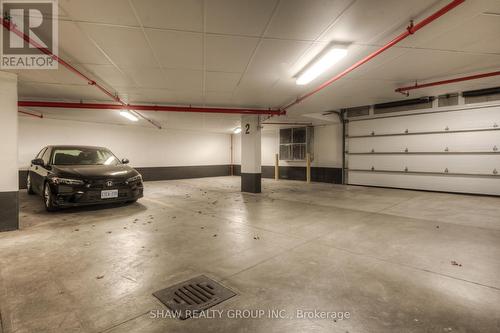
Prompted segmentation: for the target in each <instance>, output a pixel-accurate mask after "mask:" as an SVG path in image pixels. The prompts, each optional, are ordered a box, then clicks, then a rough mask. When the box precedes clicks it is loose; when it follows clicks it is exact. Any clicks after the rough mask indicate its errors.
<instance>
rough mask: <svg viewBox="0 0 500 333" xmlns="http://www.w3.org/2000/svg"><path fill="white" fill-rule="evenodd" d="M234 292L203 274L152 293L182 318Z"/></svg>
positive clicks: (230, 295) (220, 300)
mask: <svg viewBox="0 0 500 333" xmlns="http://www.w3.org/2000/svg"><path fill="white" fill-rule="evenodd" d="M235 295H236V293H235V292H233V291H232V290H230V289H228V288H226V287H224V286H222V285H220V284H219V283H217V282H215V281H214V280H212V279H209V278H207V277H206V276H204V275H200V276H197V277H195V278H192V279H190V280H187V281H184V282H181V283H178V284H176V285H173V286H171V287H168V288H165V289H162V290H159V291H157V292H154V293H153V296H155V297H156V298H158V299H159V300H160V302H162V303H163V304H165V305H166V306H167V307H168V308H169V309H170V310H172V311H173V312H175V313H176V314H178V316H179V318H180V319H182V320H184V319H187V318H189V317H190V314H192V313H196V312H197V311H203V310H206V309H208V308H210V307H212V306H214V305H216V304H219V303H221V302H223V301H225V300H227V299H230V298H231V297H233V296H235Z"/></svg>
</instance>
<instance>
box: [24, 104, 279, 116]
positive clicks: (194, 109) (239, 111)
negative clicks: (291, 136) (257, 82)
mask: <svg viewBox="0 0 500 333" xmlns="http://www.w3.org/2000/svg"><path fill="white" fill-rule="evenodd" d="M17 105H18V106H19V107H39V108H60V109H92V110H137V111H160V112H202V113H228V114H254V115H264V114H266V115H271V116H279V115H283V114H284V113H283V112H282V111H280V110H265V109H238V108H215V107H213V108H211V107H194V106H193V107H192V106H175V105H172V106H167V105H144V104H125V105H118V104H104V103H74V102H48V101H19V102H18V103H17Z"/></svg>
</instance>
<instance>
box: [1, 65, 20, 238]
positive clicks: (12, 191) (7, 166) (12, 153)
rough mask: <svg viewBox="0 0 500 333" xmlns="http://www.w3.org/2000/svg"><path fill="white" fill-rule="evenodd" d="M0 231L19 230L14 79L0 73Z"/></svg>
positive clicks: (10, 75) (8, 74) (15, 84)
mask: <svg viewBox="0 0 500 333" xmlns="http://www.w3.org/2000/svg"><path fill="white" fill-rule="evenodd" d="M0 115H1V121H0V133H1V137H0V165H1V168H0V170H1V172H0V231H8V230H15V229H18V228H19V198H18V194H19V169H18V166H17V164H18V159H17V75H15V74H12V73H6V72H0Z"/></svg>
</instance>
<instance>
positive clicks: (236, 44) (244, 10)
mask: <svg viewBox="0 0 500 333" xmlns="http://www.w3.org/2000/svg"><path fill="white" fill-rule="evenodd" d="M447 3H449V0H445V1H436V0H419V1H414V0H377V1H373V0H281V1H278V0H205V1H203V0H106V1H102V0H59V5H60V22H59V46H60V56H61V57H62V58H63V59H66V60H68V61H69V62H70V63H72V64H73V65H74V66H75V67H77V68H78V69H80V70H82V71H83V72H85V73H88V74H89V75H91V76H92V77H94V78H96V79H97V80H98V81H99V82H102V83H103V84H104V85H106V86H107V87H109V88H110V89H112V90H115V91H116V92H117V93H118V94H119V95H120V96H121V97H122V98H123V99H124V100H126V101H128V102H131V103H164V104H192V105H206V106H233V107H259V108H268V107H271V108H276V107H280V106H282V105H283V104H285V103H287V102H290V101H292V100H294V99H295V98H296V97H297V96H299V95H301V94H303V93H305V92H307V91H309V90H311V89H312V88H314V87H315V86H317V85H318V84H320V83H321V82H322V81H324V80H325V79H327V78H329V77H331V76H333V75H334V74H336V73H338V72H340V71H341V70H343V69H344V68H346V67H348V66H349V65H351V64H353V63H354V62H355V61H357V60H359V59H361V58H362V57H364V56H366V55H367V54H369V53H370V52H372V51H374V50H375V49H377V47H378V46H381V45H383V44H384V43H386V42H387V41H389V40H390V39H392V38H393V37H394V36H396V35H397V34H399V33H400V32H401V31H403V29H404V28H405V27H406V26H407V25H408V22H409V21H410V20H411V19H415V20H416V21H418V20H419V19H421V18H423V17H426V16H427V15H429V14H430V13H432V12H434V11H435V10H437V9H438V8H440V7H442V6H444V5H445V4H447ZM97 8H98V10H97ZM331 42H343V43H348V44H350V46H349V54H348V56H347V57H346V58H345V59H343V60H342V61H341V62H339V63H338V64H336V65H335V66H334V67H333V68H332V69H331V70H329V71H328V72H327V73H325V74H324V75H322V76H321V77H320V78H318V79H316V80H315V81H313V82H312V83H310V84H308V85H306V86H297V85H296V84H295V79H294V76H295V75H296V74H297V72H299V71H300V70H301V69H302V68H303V67H304V66H306V65H307V64H308V63H309V62H310V61H311V59H313V58H314V57H315V56H316V55H317V54H318V53H319V52H320V51H321V50H323V49H324V48H325V47H326V46H327V45H328V44H329V43H331ZM499 67H500V2H499V1H498V0H471V1H466V2H465V3H464V4H462V5H460V6H459V7H457V8H456V9H454V10H453V11H451V12H449V13H448V14H446V15H445V16H443V17H442V18H440V19H438V20H437V21H435V22H433V23H431V24H430V25H429V26H427V27H425V28H424V29H422V30H420V31H419V32H418V33H417V34H415V35H413V36H411V37H409V38H408V39H406V40H405V41H403V42H402V43H401V44H399V45H398V46H396V47H394V48H392V49H390V50H389V51H387V52H385V53H383V54H382V55H380V56H379V57H377V58H376V59H374V60H373V61H371V62H369V63H367V64H365V65H364V66H363V67H361V68H359V69H358V70H356V71H354V72H353V73H351V74H349V75H348V76H347V77H345V78H343V79H342V80H340V81H338V82H336V83H334V84H332V85H331V86H330V87H328V88H326V89H324V90H323V91H322V92H320V93H318V94H317V95H315V96H313V97H311V98H310V99H308V100H306V101H305V102H303V103H302V104H300V105H298V106H296V107H294V108H292V109H291V110H290V117H289V119H295V120H297V119H301V116H302V115H303V114H305V113H315V112H321V111H325V110H332V109H338V108H342V107H350V106H357V105H364V104H371V103H377V102H387V101H391V100H398V99H401V98H403V97H402V95H399V94H396V93H394V89H395V88H396V87H398V86H401V85H407V84H409V83H410V84H411V83H413V82H414V81H415V80H418V81H425V80H434V79H443V78H448V77H453V76H459V75H461V74H468V73H476V72H481V71H487V70H491V69H496V70H498V68H499ZM17 73H18V74H19V96H20V98H21V99H37V100H40V99H56V100H72V101H75V100H76V101H80V100H83V101H88V102H92V101H109V100H107V98H106V96H104V95H103V94H102V93H101V92H99V91H98V90H97V89H95V88H93V87H90V86H88V85H87V84H86V83H85V82H83V81H81V80H80V79H79V78H78V77H76V76H75V75H74V74H72V73H70V72H69V71H67V70H66V69H64V68H61V69H59V70H46V71H36V70H24V71H17ZM495 85H496V86H498V85H500V78H498V77H497V78H489V79H483V80H477V81H470V82H467V83H461V84H454V85H448V86H444V87H435V88H430V89H426V90H419V91H418V92H413V93H412V97H418V96H423V95H428V94H430V95H434V94H438V93H446V92H453V91H460V90H464V89H476V88H482V87H490V86H495ZM43 112H44V113H47V116H48V117H58V118H61V117H63V118H65V119H75V120H82V121H102V122H116V123H121V122H122V121H121V119H120V117H119V116H117V115H116V113H113V112H108V111H85V110H51V111H47V110H43ZM105 112H107V113H106V114H105ZM144 114H145V115H148V116H151V117H153V118H155V120H157V121H159V122H161V123H163V124H169V125H168V126H172V127H180V128H182V127H183V126H185V125H186V124H189V123H192V124H197V125H196V126H195V127H196V128H200V127H199V126H202V127H203V128H205V129H212V130H221V131H227V130H228V129H230V128H232V127H234V125H235V124H237V121H238V117H235V116H230V115H229V116H228V115H204V116H201V115H198V114H196V115H193V114H190V115H186V114H177V113H176V114H172V113H168V114H167V113H161V114H160V113H144ZM304 119H306V118H302V120H304ZM306 120H308V121H310V119H306ZM200 123H201V124H203V125H199V124H200ZM140 124H142V125H145V124H144V123H142V122H141V123H140ZM183 124H184V125H183ZM177 125H178V126H177Z"/></svg>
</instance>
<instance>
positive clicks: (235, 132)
mask: <svg viewBox="0 0 500 333" xmlns="http://www.w3.org/2000/svg"><path fill="white" fill-rule="evenodd" d="M233 133H234V134H239V133H241V127H236V128H235V129H234V130H233Z"/></svg>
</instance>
